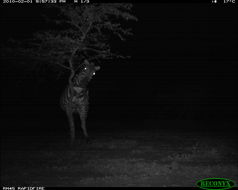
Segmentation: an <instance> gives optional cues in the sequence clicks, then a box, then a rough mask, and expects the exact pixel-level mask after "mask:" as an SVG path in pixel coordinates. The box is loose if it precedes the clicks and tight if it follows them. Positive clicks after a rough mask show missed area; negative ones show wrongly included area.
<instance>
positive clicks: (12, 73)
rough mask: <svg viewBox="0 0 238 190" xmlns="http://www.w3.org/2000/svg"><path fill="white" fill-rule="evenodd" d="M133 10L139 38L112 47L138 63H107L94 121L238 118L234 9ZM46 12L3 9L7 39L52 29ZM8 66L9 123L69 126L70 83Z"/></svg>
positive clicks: (94, 93) (4, 76)
mask: <svg viewBox="0 0 238 190" xmlns="http://www.w3.org/2000/svg"><path fill="white" fill-rule="evenodd" d="M133 12H134V14H135V15H136V16H137V17H138V22H135V23H132V22H131V23H130V26H131V27H132V28H133V32H134V36H131V37H129V39H128V41H126V42H122V43H114V44H112V45H113V47H114V49H115V50H117V51H120V50H121V51H122V52H123V53H124V54H126V55H131V56H132V58H131V59H129V60H113V61H111V62H105V63H102V64H101V70H100V71H98V73H97V74H96V76H95V78H94V79H93V81H91V83H90V103H91V107H90V112H89V114H90V116H89V117H90V118H91V120H108V119H109V120H110V119H111V120H121V119H128V120H129V119H130V120H135V121H140V120H146V119H151V120H166V119H170V120H171V119H172V120H176V119H194V120H196V119H198V120H217V119H220V120H234V119H235V117H236V114H237V110H236V105H237V99H236V95H235V86H236V85H237V84H236V82H235V64H237V63H236V62H237V57H236V55H235V52H236V51H237V29H236V26H237V13H236V12H235V6H231V5H229V6H226V5H224V6H222V5H217V6H216V5H210V4H184V3H183V4H159V3H157V4H151V3H150V4H135V6H134V9H133ZM41 14H42V8H40V7H37V6H36V5H35V6H34V7H26V6H23V5H22V7H20V6H18V7H14V6H12V7H11V8H7V7H3V8H2V9H1V25H2V27H1V30H2V31H1V32H2V35H1V36H2V40H5V39H8V38H9V37H16V38H20V39H21V38H25V37H27V36H29V35H31V33H32V32H34V31H37V30H39V29H41V28H42V27H43V28H44V27H47V26H46V25H45V24H44V22H43V21H42V20H41V19H40V15H41ZM16 62H17V61H16ZM2 68H3V69H1V70H2V72H1V82H2V84H3V87H2V89H3V91H2V92H1V104H2V105H3V106H1V107H2V111H1V113H2V115H3V117H5V118H12V117H14V118H17V119H16V120H17V121H18V120H20V118H21V119H22V118H25V117H26V116H27V117H29V118H30V119H32V120H42V119H45V118H47V119H52V118H53V120H54V119H55V118H61V119H62V120H63V118H64V115H63V114H64V113H62V111H61V110H60V107H59V105H58V102H59V97H60V93H61V91H62V90H63V89H64V86H65V84H66V82H67V78H64V77H63V78H61V79H59V80H56V77H55V75H52V72H51V71H44V70H42V71H41V72H39V73H32V72H29V71H28V70H26V69H24V68H22V67H21V66H19V65H18V66H17V63H16V65H11V64H9V63H8V62H7V61H6V62H5V63H3V67H2ZM52 113H53V114H52Z"/></svg>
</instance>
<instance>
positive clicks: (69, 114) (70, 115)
mask: <svg viewBox="0 0 238 190" xmlns="http://www.w3.org/2000/svg"><path fill="white" fill-rule="evenodd" d="M66 113H67V117H68V121H69V129H70V141H71V145H72V144H73V143H74V140H75V126H74V118H73V112H72V111H71V110H66Z"/></svg>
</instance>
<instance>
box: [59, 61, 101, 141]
mask: <svg viewBox="0 0 238 190" xmlns="http://www.w3.org/2000/svg"><path fill="white" fill-rule="evenodd" d="M99 69H100V67H99V66H95V65H94V64H93V63H89V62H88V61H87V60H85V61H84V63H83V69H82V70H81V71H80V72H79V73H78V74H75V76H74V77H73V79H72V88H70V85H68V86H67V87H66V88H65V90H64V92H63V93H62V95H61V98H60V105H61V108H62V109H63V110H64V111H65V112H66V114H67V117H68V121H69V127H70V137H71V144H73V142H74V140H75V124H74V117H73V114H74V113H78V114H79V116H80V120H81V128H82V130H83V134H84V136H85V138H86V139H88V133H87V128H86V119H87V112H88V106H89V102H88V99H89V96H88V89H87V85H88V83H89V81H90V80H91V79H92V77H93V75H95V72H96V71H98V70H99Z"/></svg>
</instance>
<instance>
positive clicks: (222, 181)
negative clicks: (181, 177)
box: [197, 178, 235, 190]
mask: <svg viewBox="0 0 238 190" xmlns="http://www.w3.org/2000/svg"><path fill="white" fill-rule="evenodd" d="M234 185H235V182H234V181H232V180H230V179H226V178H206V179H201V180H199V181H197V186H198V187H200V188H201V189H208V190H210V189H212V190H215V189H217V190H218V189H219V190H220V189H230V188H232V187H234Z"/></svg>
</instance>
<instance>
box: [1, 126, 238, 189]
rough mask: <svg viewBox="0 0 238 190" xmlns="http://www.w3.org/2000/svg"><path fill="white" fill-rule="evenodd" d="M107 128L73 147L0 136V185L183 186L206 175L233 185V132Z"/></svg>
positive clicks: (236, 172) (236, 167) (237, 167)
mask: <svg viewBox="0 0 238 190" xmlns="http://www.w3.org/2000/svg"><path fill="white" fill-rule="evenodd" d="M174 124H175V123H174ZM118 125H122V124H118ZM148 125H150V123H149V122H148ZM191 125H193V124H191ZM128 127H129V126H128ZM191 127H192V126H191ZM112 129H113V128H111V130H106V131H105V130H104V131H100V130H97V131H94V132H93V131H91V132H90V135H91V141H90V142H89V143H86V142H85V141H79V140H76V142H75V145H74V146H73V147H69V145H68V143H67V140H62V139H61V138H60V137H58V136H55V138H53V136H51V137H50V138H49V137H45V138H42V137H41V138H39V137H37V136H35V137H31V138H30V137H23V136H21V138H19V137H17V138H16V137H5V138H3V139H2V142H1V152H2V154H1V168H2V169H1V181H2V185H3V186H46V187H49V186H57V187H58V186H66V187H69V186H70V187H71V186H160V187H167V186H179V187H181V186H182V187H184V186H196V181H198V180H200V179H203V178H208V177H219V178H228V179H231V180H234V181H236V182H237V181H238V163H237V160H238V151H237V149H236V148H237V147H236V139H235V135H231V134H232V131H231V132H230V133H222V132H219V133H218V132H216V130H214V131H213V132H211V131H209V132H208V131H203V130H200V131H196V130H188V131H186V130H181V131H180V130H175V131H173V132H168V131H167V132H166V130H161V129H160V128H156V129H155V128H153V129H150V130H147V129H146V128H141V129H137V130H135V128H133V129H130V130H129V129H128V128H123V130H116V132H115V130H112ZM65 135H66V134H65Z"/></svg>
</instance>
